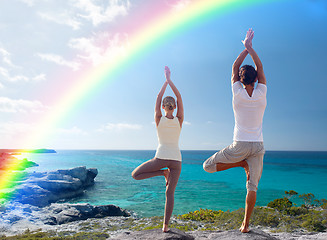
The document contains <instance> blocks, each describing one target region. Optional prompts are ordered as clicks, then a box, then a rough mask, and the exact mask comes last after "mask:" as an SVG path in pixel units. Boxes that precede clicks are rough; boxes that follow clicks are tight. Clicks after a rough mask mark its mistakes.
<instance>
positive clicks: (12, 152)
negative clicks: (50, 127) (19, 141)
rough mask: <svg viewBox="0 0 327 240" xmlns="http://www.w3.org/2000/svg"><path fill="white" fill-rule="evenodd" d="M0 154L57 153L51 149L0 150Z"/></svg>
mask: <svg viewBox="0 0 327 240" xmlns="http://www.w3.org/2000/svg"><path fill="white" fill-rule="evenodd" d="M1 153H9V154H20V153H57V152H56V151H55V150H53V149H46V148H41V149H0V154H1Z"/></svg>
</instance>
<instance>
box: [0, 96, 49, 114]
mask: <svg viewBox="0 0 327 240" xmlns="http://www.w3.org/2000/svg"><path fill="white" fill-rule="evenodd" d="M46 108H47V107H45V106H44V105H43V104H42V103H41V102H39V101H29V100H23V99H10V98H7V97H0V112H9V113H29V112H42V111H44V110H45V109H46Z"/></svg>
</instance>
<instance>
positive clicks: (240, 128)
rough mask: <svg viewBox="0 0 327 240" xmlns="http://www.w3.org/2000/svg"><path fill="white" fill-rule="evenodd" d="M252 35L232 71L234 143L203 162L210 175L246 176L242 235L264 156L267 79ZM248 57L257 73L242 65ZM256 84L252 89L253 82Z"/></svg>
mask: <svg viewBox="0 0 327 240" xmlns="http://www.w3.org/2000/svg"><path fill="white" fill-rule="evenodd" d="M253 36H254V32H253V30H252V29H249V30H248V32H247V34H246V37H245V39H244V41H242V42H243V44H244V46H245V49H244V50H243V51H242V52H241V54H240V55H239V56H238V57H237V59H236V60H235V62H234V64H233V69H232V92H233V111H234V117H235V127H234V138H233V144H231V145H230V146H228V147H226V148H224V149H222V150H221V151H219V152H217V153H215V154H214V155H213V156H211V157H210V158H208V159H207V160H206V161H205V162H204V163H203V169H204V170H205V171H207V172H209V173H213V172H216V171H223V170H226V169H229V168H233V167H243V168H244V169H245V172H246V174H247V183H246V188H247V195H246V203H245V214H244V220H243V223H242V226H241V227H240V231H241V232H249V222H250V217H251V214H252V211H253V208H254V205H255V202H256V196H257V193H256V192H257V189H258V183H259V180H260V177H261V173H262V166H263V156H264V153H265V150H264V146H263V136H262V120H263V115H264V111H265V108H266V104H267V101H266V93H267V87H266V77H265V74H264V72H263V67H262V63H261V61H260V59H259V57H258V55H257V53H256V52H255V51H254V50H253V48H252V39H253ZM248 54H250V55H251V57H252V59H253V61H254V64H255V66H256V70H255V69H254V67H252V66H250V65H245V66H242V67H241V68H240V66H241V64H242V63H243V61H244V59H245V57H246V56H247V55H248ZM256 81H258V84H257V86H256V87H255V82H256Z"/></svg>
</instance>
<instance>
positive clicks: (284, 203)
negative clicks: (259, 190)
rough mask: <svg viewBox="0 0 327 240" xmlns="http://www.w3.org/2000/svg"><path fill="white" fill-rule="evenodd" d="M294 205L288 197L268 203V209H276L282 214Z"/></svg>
mask: <svg viewBox="0 0 327 240" xmlns="http://www.w3.org/2000/svg"><path fill="white" fill-rule="evenodd" d="M292 205H293V203H292V202H291V201H290V200H289V199H288V198H286V197H284V198H278V199H275V200H274V201H271V202H269V203H268V205H267V206H268V207H271V208H275V209H277V210H278V211H280V212H282V211H284V210H286V209H288V208H290V207H292Z"/></svg>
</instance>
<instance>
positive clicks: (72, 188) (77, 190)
mask: <svg viewBox="0 0 327 240" xmlns="http://www.w3.org/2000/svg"><path fill="white" fill-rule="evenodd" d="M97 174H98V170H97V169H95V168H91V169H86V167H76V168H72V169H66V170H65V169H62V170H56V171H51V172H43V173H32V174H31V175H30V176H29V177H28V178H27V179H26V180H25V181H24V182H23V183H22V184H21V185H20V186H18V188H17V190H16V193H15V196H16V198H15V199H16V200H17V201H18V202H21V203H24V204H31V205H34V206H38V207H44V206H47V205H49V204H50V203H53V202H57V201H59V200H64V199H69V198H73V197H77V196H79V195H81V194H83V193H84V191H85V189H86V188H87V187H89V186H92V185H93V184H94V178H95V177H96V176H97Z"/></svg>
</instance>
